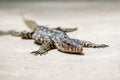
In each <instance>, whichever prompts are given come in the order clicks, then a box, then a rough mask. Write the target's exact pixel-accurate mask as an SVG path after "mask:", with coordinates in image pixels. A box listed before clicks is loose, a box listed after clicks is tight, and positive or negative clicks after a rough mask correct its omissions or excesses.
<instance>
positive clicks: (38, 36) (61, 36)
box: [11, 19, 108, 55]
mask: <svg viewBox="0 0 120 80" xmlns="http://www.w3.org/2000/svg"><path fill="white" fill-rule="evenodd" d="M24 21H25V23H26V25H27V26H28V27H29V28H31V29H32V30H33V31H32V32H27V31H23V32H15V31H12V33H11V34H12V35H13V36H18V37H21V38H22V39H32V40H34V41H35V43H36V44H39V45H41V46H40V48H39V49H38V50H37V51H33V52H31V54H34V55H42V54H45V53H46V52H47V51H49V50H51V49H58V50H59V51H61V52H67V53H78V54H81V53H82V51H83V47H91V48H102V47H108V45H105V44H95V43H92V42H89V41H84V40H78V39H72V38H69V37H68V35H67V34H66V32H72V31H75V30H76V29H77V28H60V27H57V28H52V29H50V28H48V27H46V26H37V24H36V23H35V22H34V21H30V20H25V19H24Z"/></svg>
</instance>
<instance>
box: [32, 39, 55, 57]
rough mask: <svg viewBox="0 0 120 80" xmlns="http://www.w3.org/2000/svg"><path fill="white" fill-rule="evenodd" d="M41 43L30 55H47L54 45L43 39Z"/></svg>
mask: <svg viewBox="0 0 120 80" xmlns="http://www.w3.org/2000/svg"><path fill="white" fill-rule="evenodd" d="M42 42H43V43H42V45H41V46H40V48H39V49H38V50H37V51H33V52H31V54H34V55H36V56H37V55H42V54H45V53H47V51H49V50H51V49H53V48H54V45H53V43H52V42H51V41H50V40H48V39H44V40H43V41H42Z"/></svg>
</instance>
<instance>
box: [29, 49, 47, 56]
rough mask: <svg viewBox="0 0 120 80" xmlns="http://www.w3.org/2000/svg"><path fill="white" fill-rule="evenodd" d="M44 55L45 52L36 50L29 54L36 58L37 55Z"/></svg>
mask: <svg viewBox="0 0 120 80" xmlns="http://www.w3.org/2000/svg"><path fill="white" fill-rule="evenodd" d="M45 53H46V51H45V50H38V51H33V52H31V54H34V55H35V56H37V55H40V56H42V55H43V54H45Z"/></svg>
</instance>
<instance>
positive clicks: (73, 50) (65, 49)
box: [60, 42, 83, 53]
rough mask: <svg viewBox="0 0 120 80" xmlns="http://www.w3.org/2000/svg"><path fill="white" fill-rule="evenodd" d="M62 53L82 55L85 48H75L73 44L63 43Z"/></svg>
mask: <svg viewBox="0 0 120 80" xmlns="http://www.w3.org/2000/svg"><path fill="white" fill-rule="evenodd" d="M60 47H61V49H60V50H61V51H63V52H69V53H81V52H82V51H83V48H82V47H81V46H74V45H71V44H67V43H64V42H62V43H61V45H60Z"/></svg>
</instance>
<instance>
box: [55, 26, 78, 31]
mask: <svg viewBox="0 0 120 80" xmlns="http://www.w3.org/2000/svg"><path fill="white" fill-rule="evenodd" d="M53 29H56V30H59V31H63V32H73V31H76V30H77V28H61V27H57V28H53Z"/></svg>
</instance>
